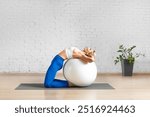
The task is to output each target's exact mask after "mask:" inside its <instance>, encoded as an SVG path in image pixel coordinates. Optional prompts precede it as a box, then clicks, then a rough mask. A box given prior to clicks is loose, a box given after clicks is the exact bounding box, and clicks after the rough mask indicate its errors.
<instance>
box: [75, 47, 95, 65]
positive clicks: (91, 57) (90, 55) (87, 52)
mask: <svg viewBox="0 0 150 117" xmlns="http://www.w3.org/2000/svg"><path fill="white" fill-rule="evenodd" d="M73 58H78V59H81V60H82V61H83V62H84V63H90V62H93V61H95V51H94V50H92V49H90V48H84V50H83V51H81V50H79V49H77V48H76V49H74V51H73Z"/></svg>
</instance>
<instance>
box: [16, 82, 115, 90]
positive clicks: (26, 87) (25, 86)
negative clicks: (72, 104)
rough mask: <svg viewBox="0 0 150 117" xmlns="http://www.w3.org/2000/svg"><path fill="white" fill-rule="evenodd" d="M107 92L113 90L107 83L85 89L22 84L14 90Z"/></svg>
mask: <svg viewBox="0 0 150 117" xmlns="http://www.w3.org/2000/svg"><path fill="white" fill-rule="evenodd" d="M73 89H75V90H108V89H114V88H113V87H112V86H111V85H109V84H108V83H93V84H92V85H90V86H87V87H70V88H45V87H44V85H43V84H42V83H22V84H20V85H19V86H17V87H16V88H15V90H73Z"/></svg>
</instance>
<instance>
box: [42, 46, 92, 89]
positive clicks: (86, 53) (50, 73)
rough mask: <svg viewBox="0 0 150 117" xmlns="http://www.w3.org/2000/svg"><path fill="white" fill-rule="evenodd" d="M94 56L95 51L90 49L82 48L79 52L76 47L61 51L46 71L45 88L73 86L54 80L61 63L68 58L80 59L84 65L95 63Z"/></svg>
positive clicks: (61, 65) (67, 82) (63, 81)
mask: <svg viewBox="0 0 150 117" xmlns="http://www.w3.org/2000/svg"><path fill="white" fill-rule="evenodd" d="M94 55H95V51H94V50H92V49H90V48H84V49H83V50H80V49H78V48H76V47H70V48H67V49H65V50H63V51H61V52H60V53H59V54H58V55H56V56H55V57H54V59H53V60H52V62H51V65H50V67H49V68H48V70H47V73H46V76H45V81H44V86H45V87H46V88H63V87H71V86H73V84H72V83H70V82H69V81H66V80H59V79H55V76H56V73H57V71H59V70H60V69H61V68H62V67H63V62H64V61H65V60H67V59H70V58H75V59H80V60H82V61H83V62H84V63H88V62H93V61H95V56H94Z"/></svg>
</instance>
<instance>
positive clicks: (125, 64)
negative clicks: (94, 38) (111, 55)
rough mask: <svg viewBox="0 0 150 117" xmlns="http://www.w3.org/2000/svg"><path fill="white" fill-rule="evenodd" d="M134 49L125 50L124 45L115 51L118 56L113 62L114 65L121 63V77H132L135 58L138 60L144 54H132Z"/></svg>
mask: <svg viewBox="0 0 150 117" xmlns="http://www.w3.org/2000/svg"><path fill="white" fill-rule="evenodd" d="M135 47H136V46H132V47H129V48H126V47H124V45H120V46H119V50H118V51H117V52H118V53H119V55H118V56H117V57H116V59H115V60H114V63H115V64H117V63H119V62H121V67H122V75H123V76H132V74H133V65H134V62H135V58H138V57H139V56H141V55H142V56H144V54H141V53H135V54H133V49H134V48H135Z"/></svg>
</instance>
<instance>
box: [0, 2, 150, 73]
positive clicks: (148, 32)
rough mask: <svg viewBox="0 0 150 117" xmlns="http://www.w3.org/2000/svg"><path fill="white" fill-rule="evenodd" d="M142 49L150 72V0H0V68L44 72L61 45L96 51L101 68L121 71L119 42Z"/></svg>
mask: <svg viewBox="0 0 150 117" xmlns="http://www.w3.org/2000/svg"><path fill="white" fill-rule="evenodd" d="M122 43H123V44H125V45H134V44H135V45H136V46H137V49H136V50H138V51H140V52H143V53H145V54H146V57H145V58H144V59H138V60H137V61H136V64H135V69H134V71H135V72H150V0H0V72H45V71H46V69H47V67H48V66H49V63H50V61H51V59H52V57H53V56H54V55H55V54H56V53H57V52H59V51H60V50H62V49H63V48H65V47H69V46H77V47H79V48H83V47H85V46H90V47H92V48H94V49H96V51H97V60H96V63H97V67H98V71H99V72H120V65H117V66H115V65H114V63H113V59H114V56H115V55H116V53H115V51H116V49H117V47H118V46H119V44H122Z"/></svg>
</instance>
